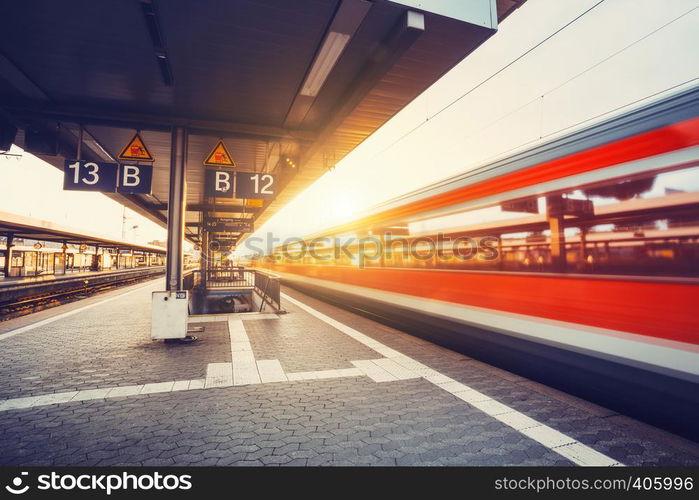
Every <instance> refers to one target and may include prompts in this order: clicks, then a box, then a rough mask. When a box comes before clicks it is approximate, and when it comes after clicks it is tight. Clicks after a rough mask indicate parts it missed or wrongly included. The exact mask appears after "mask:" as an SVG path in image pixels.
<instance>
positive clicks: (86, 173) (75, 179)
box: [63, 160, 153, 194]
mask: <svg viewBox="0 0 699 500" xmlns="http://www.w3.org/2000/svg"><path fill="white" fill-rule="evenodd" d="M63 172H64V175H63V189H65V190H69V191H99V192H103V193H113V192H115V191H117V192H120V193H145V194H148V193H150V190H151V182H152V177H153V166H152V165H122V166H121V168H119V165H118V164H117V163H105V162H96V161H81V160H66V162H65V167H64V169H63ZM119 174H121V175H119ZM119 177H120V178H119ZM118 178H119V182H118V186H117V179H118Z"/></svg>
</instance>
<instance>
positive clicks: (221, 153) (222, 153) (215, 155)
mask: <svg viewBox="0 0 699 500" xmlns="http://www.w3.org/2000/svg"><path fill="white" fill-rule="evenodd" d="M204 165H209V166H212V167H235V166H236V164H235V162H234V161H233V158H231V154H230V153H229V152H228V149H226V145H225V144H224V143H223V141H218V144H216V147H215V148H214V149H212V150H211V153H209V156H207V157H206V160H204Z"/></svg>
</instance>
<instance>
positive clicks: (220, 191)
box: [204, 169, 235, 198]
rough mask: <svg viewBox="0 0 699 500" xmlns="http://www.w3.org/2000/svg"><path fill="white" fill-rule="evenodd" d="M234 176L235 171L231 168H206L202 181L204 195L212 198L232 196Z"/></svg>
mask: <svg viewBox="0 0 699 500" xmlns="http://www.w3.org/2000/svg"><path fill="white" fill-rule="evenodd" d="M234 177H235V172H233V171H231V170H214V169H210V170H207V171H206V177H205V182H204V190H205V192H206V196H210V197H212V198H233V197H234V187H235V183H234Z"/></svg>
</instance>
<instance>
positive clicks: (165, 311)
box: [150, 290, 189, 340]
mask: <svg viewBox="0 0 699 500" xmlns="http://www.w3.org/2000/svg"><path fill="white" fill-rule="evenodd" d="M152 301H153V303H152V307H151V315H152V316H151V334H150V337H151V339H153V340H156V339H183V338H185V337H186V336H187V318H188V316H189V293H188V292H187V290H178V291H175V292H153V297H152Z"/></svg>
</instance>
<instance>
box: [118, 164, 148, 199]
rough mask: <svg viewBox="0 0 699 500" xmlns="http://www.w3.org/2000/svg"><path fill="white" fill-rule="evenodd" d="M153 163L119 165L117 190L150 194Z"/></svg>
mask: <svg viewBox="0 0 699 500" xmlns="http://www.w3.org/2000/svg"><path fill="white" fill-rule="evenodd" d="M152 180H153V165H121V166H120V167H119V187H118V188H117V192H119V193H129V194H136V193H138V194H150V190H151V182H152Z"/></svg>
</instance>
